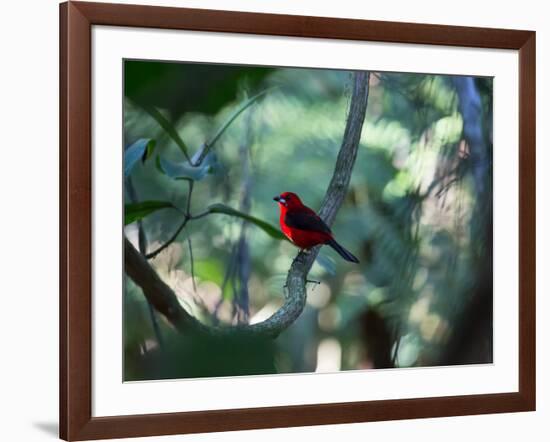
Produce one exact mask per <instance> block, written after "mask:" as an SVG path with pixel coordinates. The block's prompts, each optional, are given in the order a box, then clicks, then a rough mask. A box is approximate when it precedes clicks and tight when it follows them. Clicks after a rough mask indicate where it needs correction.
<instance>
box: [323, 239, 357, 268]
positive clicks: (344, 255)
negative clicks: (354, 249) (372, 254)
mask: <svg viewBox="0 0 550 442" xmlns="http://www.w3.org/2000/svg"><path fill="white" fill-rule="evenodd" d="M327 245H329V246H331V247H332V248H333V249H334V250H336V251H337V252H338V254H339V255H340V256H341V257H342V258H344V259H345V260H346V261H350V262H355V263H357V264H358V263H359V260H358V259H357V258H356V257H355V256H353V254H352V253H351V252H348V251H347V250H346V249H344V248H343V247H342V246H341V245H340V244H338V243H337V242H336V240H334V239H333V238H331V239H330V240H329V241H328V242H327Z"/></svg>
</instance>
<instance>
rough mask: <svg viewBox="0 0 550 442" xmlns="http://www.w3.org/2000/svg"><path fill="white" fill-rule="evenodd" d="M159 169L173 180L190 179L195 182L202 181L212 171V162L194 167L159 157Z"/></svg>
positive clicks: (157, 162)
mask: <svg viewBox="0 0 550 442" xmlns="http://www.w3.org/2000/svg"><path fill="white" fill-rule="evenodd" d="M156 165H157V169H158V170H159V171H161V172H162V173H164V174H165V175H167V176H169V177H170V178H173V179H176V180H177V179H190V180H193V181H200V180H202V179H203V178H204V177H205V176H206V175H207V174H208V172H210V169H211V166H212V164H211V162H210V161H205V162H203V163H202V164H201V165H200V166H198V167H194V166H191V164H189V162H187V161H184V162H181V163H176V162H174V161H170V160H167V159H166V158H163V157H161V156H160V155H159V156H157V160H156Z"/></svg>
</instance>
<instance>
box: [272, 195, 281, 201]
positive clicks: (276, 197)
mask: <svg viewBox="0 0 550 442" xmlns="http://www.w3.org/2000/svg"><path fill="white" fill-rule="evenodd" d="M280 200H281V197H279V196H275V197H273V201H277V202H279V201H280Z"/></svg>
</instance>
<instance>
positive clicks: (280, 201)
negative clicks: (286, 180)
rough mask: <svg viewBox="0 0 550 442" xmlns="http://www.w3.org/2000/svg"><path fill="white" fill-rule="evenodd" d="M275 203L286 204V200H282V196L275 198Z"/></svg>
mask: <svg viewBox="0 0 550 442" xmlns="http://www.w3.org/2000/svg"><path fill="white" fill-rule="evenodd" d="M273 201H277V202H278V203H280V204H284V203H286V200H285V199H284V198H281V197H280V196H276V197H275V198H273Z"/></svg>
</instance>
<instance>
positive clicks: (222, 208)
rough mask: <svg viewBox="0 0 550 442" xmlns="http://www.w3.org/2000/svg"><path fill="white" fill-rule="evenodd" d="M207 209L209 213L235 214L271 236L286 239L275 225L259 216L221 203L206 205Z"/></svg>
mask: <svg viewBox="0 0 550 442" xmlns="http://www.w3.org/2000/svg"><path fill="white" fill-rule="evenodd" d="M208 210H209V211H210V213H223V214H225V215H231V216H236V217H237V218H241V219H245V220H247V221H250V222H251V223H253V224H255V225H256V226H258V227H259V228H260V229H262V230H263V231H264V232H265V233H267V234H268V235H269V236H271V237H272V238H275V239H279V240H286V239H287V238H286V236H284V235H283V233H282V232H281V231H280V230H279V229H278V228H277V227H275V226H273V225H272V224H270V223H268V222H267V221H263V220H261V219H259V218H256V217H255V216H252V215H248V214H246V213H243V212H240V211H238V210H236V209H233V208H231V207H229V206H226V205H225V204H221V203H218V204H212V205H211V206H209V207H208Z"/></svg>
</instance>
